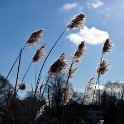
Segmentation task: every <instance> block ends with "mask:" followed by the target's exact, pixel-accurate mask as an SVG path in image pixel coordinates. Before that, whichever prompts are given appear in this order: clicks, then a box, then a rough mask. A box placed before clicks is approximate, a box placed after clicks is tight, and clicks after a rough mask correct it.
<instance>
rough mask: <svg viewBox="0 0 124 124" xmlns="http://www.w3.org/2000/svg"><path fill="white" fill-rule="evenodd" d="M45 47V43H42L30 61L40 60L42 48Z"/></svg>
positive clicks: (42, 53)
mask: <svg viewBox="0 0 124 124" xmlns="http://www.w3.org/2000/svg"><path fill="white" fill-rule="evenodd" d="M45 49H46V44H45V43H43V44H42V45H41V46H40V47H39V48H38V49H37V51H36V53H35V55H34V57H33V59H32V61H33V62H38V61H40V60H41V58H42V57H43V56H44V50H45Z"/></svg>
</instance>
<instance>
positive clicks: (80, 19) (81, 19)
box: [68, 12, 86, 29]
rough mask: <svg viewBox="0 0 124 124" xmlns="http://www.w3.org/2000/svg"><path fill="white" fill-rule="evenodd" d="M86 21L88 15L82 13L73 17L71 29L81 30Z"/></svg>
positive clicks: (69, 26)
mask: <svg viewBox="0 0 124 124" xmlns="http://www.w3.org/2000/svg"><path fill="white" fill-rule="evenodd" d="M85 20H86V15H85V14H84V13H83V12H82V13H80V14H77V15H75V16H74V17H73V19H72V21H71V22H70V23H69V24H68V28H69V29H73V28H81V27H82V26H83V25H84V23H85Z"/></svg>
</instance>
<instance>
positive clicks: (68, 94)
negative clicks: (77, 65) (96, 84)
mask: <svg viewBox="0 0 124 124" xmlns="http://www.w3.org/2000/svg"><path fill="white" fill-rule="evenodd" d="M63 98H64V103H63V104H64V105H66V104H67V103H68V102H69V100H70V99H71V98H72V90H71V86H70V85H67V88H66V90H65V92H64V93H63Z"/></svg>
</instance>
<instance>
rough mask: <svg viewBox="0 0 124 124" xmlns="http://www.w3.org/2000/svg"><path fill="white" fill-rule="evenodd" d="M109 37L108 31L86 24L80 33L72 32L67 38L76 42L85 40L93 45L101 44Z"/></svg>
mask: <svg viewBox="0 0 124 124" xmlns="http://www.w3.org/2000/svg"><path fill="white" fill-rule="evenodd" d="M108 37H109V34H108V32H107V31H102V30H99V29H97V28H95V27H92V28H88V27H86V26H84V28H83V29H80V31H79V32H78V33H72V34H69V35H68V36H67V38H68V39H69V40H70V41H71V42H73V43H75V44H79V43H80V42H81V41H85V42H86V43H87V44H91V45H97V44H101V43H103V42H105V40H106V39H107V38H108Z"/></svg>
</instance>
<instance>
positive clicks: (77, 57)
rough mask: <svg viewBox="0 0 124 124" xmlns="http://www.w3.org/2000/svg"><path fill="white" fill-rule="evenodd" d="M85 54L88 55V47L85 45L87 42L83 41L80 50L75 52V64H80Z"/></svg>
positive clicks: (73, 57)
mask: <svg viewBox="0 0 124 124" xmlns="http://www.w3.org/2000/svg"><path fill="white" fill-rule="evenodd" d="M85 53H86V45H85V41H82V42H81V43H80V44H79V46H78V49H77V50H76V51H75V52H74V54H73V56H72V59H73V63H77V62H79V61H80V59H81V57H82V56H84V55H85Z"/></svg>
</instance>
